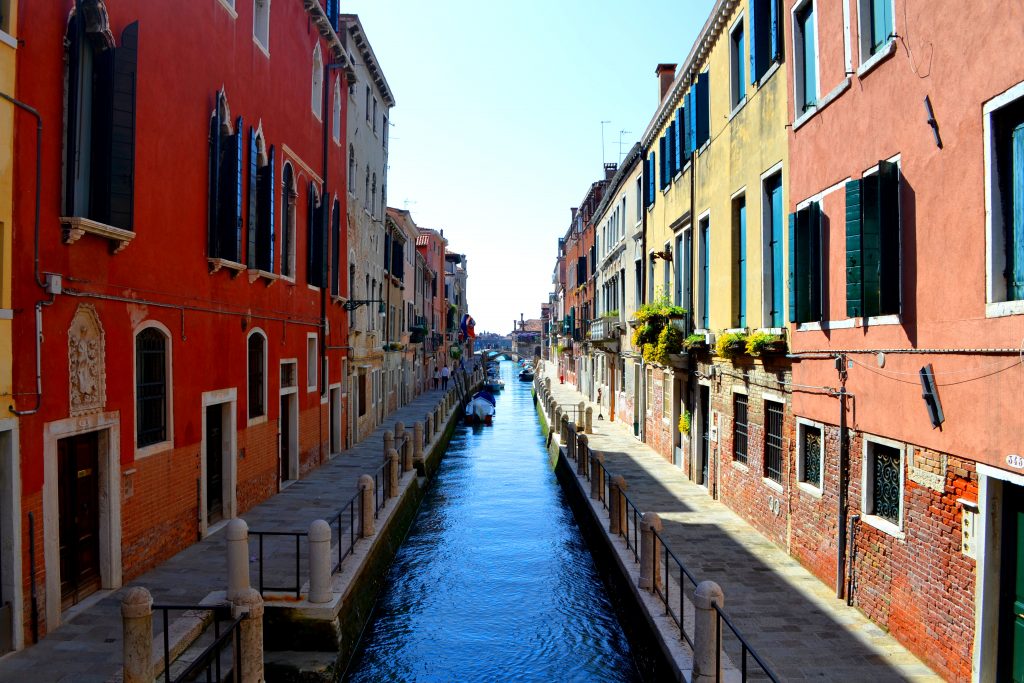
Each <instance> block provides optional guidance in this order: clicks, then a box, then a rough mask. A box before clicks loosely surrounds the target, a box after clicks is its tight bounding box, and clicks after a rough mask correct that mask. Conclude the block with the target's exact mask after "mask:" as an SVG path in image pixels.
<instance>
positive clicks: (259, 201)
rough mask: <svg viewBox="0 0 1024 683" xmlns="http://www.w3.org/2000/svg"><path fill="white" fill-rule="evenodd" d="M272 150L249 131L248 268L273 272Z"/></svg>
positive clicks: (260, 135)
mask: <svg viewBox="0 0 1024 683" xmlns="http://www.w3.org/2000/svg"><path fill="white" fill-rule="evenodd" d="M275 194H276V193H275V192H274V147H273V145H271V147H270V149H269V150H268V149H267V145H266V142H265V141H264V140H263V133H262V132H257V131H255V130H253V129H252V127H251V126H250V128H249V240H248V249H247V254H248V261H247V264H246V265H247V266H248V267H249V268H254V269H256V270H261V271H264V272H267V273H272V272H274V195H275Z"/></svg>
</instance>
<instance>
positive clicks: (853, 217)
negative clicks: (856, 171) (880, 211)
mask: <svg viewBox="0 0 1024 683" xmlns="http://www.w3.org/2000/svg"><path fill="white" fill-rule="evenodd" d="M861 186H862V182H861V181H860V180H851V181H849V182H847V183H846V315H847V317H849V318H857V317H860V316H862V315H864V282H863V270H864V269H863V261H862V256H861V246H862V241H861V194H862V193H861V189H862V188H861Z"/></svg>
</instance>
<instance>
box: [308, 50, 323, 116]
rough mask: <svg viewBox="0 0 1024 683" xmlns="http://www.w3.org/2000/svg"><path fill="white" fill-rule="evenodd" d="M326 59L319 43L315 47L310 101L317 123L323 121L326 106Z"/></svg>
mask: <svg viewBox="0 0 1024 683" xmlns="http://www.w3.org/2000/svg"><path fill="white" fill-rule="evenodd" d="M323 88H324V57H323V53H322V52H321V51H320V43H319V41H318V42H317V44H316V45H315V46H314V47H313V81H312V91H311V95H312V99H311V101H310V108H311V109H312V110H313V116H315V117H316V120H317V121H323V115H324V112H323V106H324V102H323V100H324V91H323Z"/></svg>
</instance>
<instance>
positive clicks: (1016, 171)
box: [1007, 123, 1024, 301]
mask: <svg viewBox="0 0 1024 683" xmlns="http://www.w3.org/2000/svg"><path fill="white" fill-rule="evenodd" d="M1010 152H1011V155H1010V156H1011V159H1012V163H1013V176H1012V178H1011V182H1012V183H1013V190H1012V194H1011V197H1012V200H1013V214H1012V216H1011V217H1010V225H1008V226H1007V227H1008V230H1007V233H1008V234H1007V238H1008V239H1007V247H1009V249H1008V252H1009V254H1008V256H1009V258H1008V262H1007V273H1008V277H1007V298H1008V299H1010V300H1011V301H1019V300H1021V299H1024V123H1022V124H1020V125H1018V126H1017V127H1016V128H1014V129H1013V131H1012V132H1011V133H1010Z"/></svg>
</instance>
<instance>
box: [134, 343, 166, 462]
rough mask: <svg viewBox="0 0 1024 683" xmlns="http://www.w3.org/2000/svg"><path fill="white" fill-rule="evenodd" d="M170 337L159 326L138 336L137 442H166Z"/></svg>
mask: <svg viewBox="0 0 1024 683" xmlns="http://www.w3.org/2000/svg"><path fill="white" fill-rule="evenodd" d="M167 341H168V339H167V336H166V335H165V334H164V333H163V332H162V331H161V330H160V329H159V328H157V327H146V328H143V329H142V330H141V331H140V332H139V333H138V334H137V335H135V443H136V446H137V447H138V448H143V447H145V446H150V445H152V444H155V443H160V442H161V441H167V440H168V435H167V422H168V419H167V417H168V415H167V413H168V401H167V378H168V374H169V373H168V371H167V367H168V366H167V361H168V356H167V346H168V345H167Z"/></svg>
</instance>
